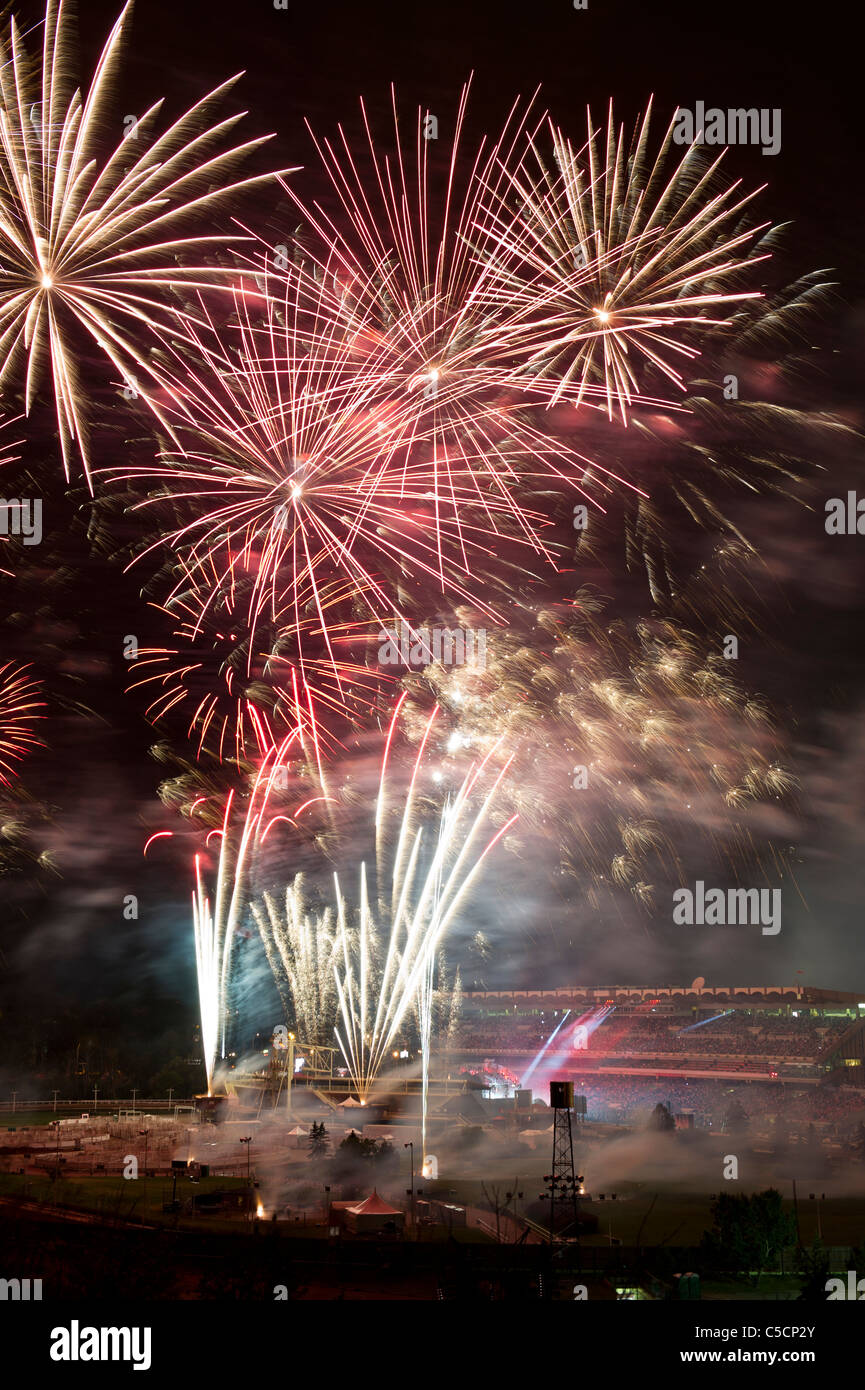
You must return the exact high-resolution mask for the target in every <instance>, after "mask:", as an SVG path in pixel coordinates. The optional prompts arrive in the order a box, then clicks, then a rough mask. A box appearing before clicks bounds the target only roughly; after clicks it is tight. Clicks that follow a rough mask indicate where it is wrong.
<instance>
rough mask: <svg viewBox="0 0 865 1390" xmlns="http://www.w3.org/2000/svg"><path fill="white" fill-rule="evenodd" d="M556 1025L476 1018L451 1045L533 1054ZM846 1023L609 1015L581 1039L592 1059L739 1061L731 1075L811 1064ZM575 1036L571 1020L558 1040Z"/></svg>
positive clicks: (743, 1015) (734, 1015)
mask: <svg viewBox="0 0 865 1390" xmlns="http://www.w3.org/2000/svg"><path fill="white" fill-rule="evenodd" d="M556 1022H557V1020H556V1019H553V1018H550V1019H548V1018H544V1017H539V1016H537V1015H529V1016H528V1017H522V1018H521V1017H518V1016H515V1017H512V1018H503V1017H502V1016H501V1015H498V1016H492V1017H489V1018H486V1019H484V1018H479V1017H477V1016H475V1017H472V1018H468V1019H465V1020H463V1022H462V1023H461V1026H460V1028H459V1030H458V1031H457V1034H456V1036H455V1038H454V1040H453V1041H454V1045H455V1046H457V1047H461V1048H465V1049H466V1050H471V1051H477V1050H480V1051H489V1050H505V1051H507V1050H510V1051H514V1052H532V1053H533V1052H535V1051H536V1050H537V1049H538V1048H540V1047H541V1046H542V1045H543V1043H544V1042H545V1041H546V1040H547V1038H549V1036H550V1034H551V1033H552V1032H553V1030H554V1028H555V1026H556ZM849 1024H850V1019H848V1018H846V1017H844V1018H826V1017H820V1016H812V1015H805V1014H801V1015H800V1016H799V1017H794V1016H790V1017H784V1016H780V1015H769V1014H760V1013H758V1012H753V1013H748V1012H745V1011H743V1010H733V1011H731V1012H729V1013H726V1014H724V1015H723V1016H722V1017H720V1018H717V1019H711V1020H710V1021H707V1022H705V1023H701V1024H699V1026H696V1027H695V1026H693V1025H692V1024H690V1022H689V1021H688V1020H687V1018H683V1017H682V1016H681V1015H679V1016H678V1017H671V1016H670V1015H668V1014H660V1015H656V1014H648V1015H644V1014H617V1013H616V1012H613V1013H611V1014H610V1015H609V1016H608V1017H607V1018H606V1019H605V1020H604V1021H603V1022H602V1023H601V1024H600V1025H599V1026H598V1027H597V1028H596V1029H595V1030H594V1031H589V1032H588V1035H587V1037H586V1039H585V1041H586V1047H585V1051H586V1052H587V1053H588V1054H589V1055H591V1056H594V1057H597V1058H599V1059H601V1058H608V1059H614V1058H622V1059H624V1058H627V1057H633V1056H634V1055H639V1054H641V1053H643V1054H651V1055H653V1056H664V1055H666V1056H670V1055H676V1054H678V1055H679V1056H692V1057H712V1056H714V1057H729V1058H733V1059H735V1058H741V1059H742V1061H740V1062H738V1063H736V1062H733V1063H732V1064H731V1069H737V1068H738V1069H740V1070H746V1069H747V1068H748V1066H749V1065H750V1064H751V1063H754V1062H756V1061H757V1059H773V1058H774V1059H780V1058H800V1059H802V1060H807V1061H815V1060H816V1059H817V1057H818V1055H819V1054H821V1053H822V1052H825V1051H826V1050H827V1049H828V1048H830V1047H831V1044H832V1043H833V1042H837V1041H838V1040H839V1038H840V1037H841V1035H842V1033H844V1031H845V1030H846V1029H847V1028H848V1027H849ZM569 1031H570V1032H571V1034H572V1033H573V1030H572V1027H571V1022H570V1020H569V1021H568V1023H566V1025H565V1027H564V1029H563V1030H562V1033H561V1036H562V1038H563V1039H567V1037H568V1034H569Z"/></svg>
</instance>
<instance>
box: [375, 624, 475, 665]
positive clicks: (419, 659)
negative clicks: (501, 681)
mask: <svg viewBox="0 0 865 1390" xmlns="http://www.w3.org/2000/svg"><path fill="white" fill-rule="evenodd" d="M379 641H380V642H381V643H382V645H381V646H380V647H379V649H378V659H379V662H380V663H381V665H382V666H429V665H431V664H432V662H434V661H435V662H438V663H439V665H441V666H466V665H470V666H479V667H480V668H481V669H484V668H485V667H486V664H487V634H486V631H485V629H484V628H478V629H477V630H475V629H473V628H465V627H453V628H451V627H433V628H429V627H418V628H411V627H409V625H408V623H406V622H404V621H403V620H402V619H400V621H399V622H398V623H397V626H396V627H395V628H386V629H385V630H384V631H383V632H380V633H379Z"/></svg>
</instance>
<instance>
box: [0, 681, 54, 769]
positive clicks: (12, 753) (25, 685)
mask: <svg viewBox="0 0 865 1390" xmlns="http://www.w3.org/2000/svg"><path fill="white" fill-rule="evenodd" d="M41 693H42V688H41V686H40V684H39V682H38V681H36V680H35V679H34V678H33V676H32V675H31V674H30V672H29V669H28V668H27V667H25V666H18V665H16V664H15V663H14V662H12V661H7V662H6V663H5V664H4V665H3V666H0V786H2V787H11V786H12V784H13V782H14V781H15V779H16V776H17V774H16V769H15V764H16V763H19V762H21V760H22V759H23V758H25V757H26V756H27V754H28V753H29V752H30V751H31V750H32V749H33V748H38V747H41V742H40V740H39V739H38V738H37V737H36V735H35V734H34V732H33V725H34V723H35V721H36V720H37V719H39V718H40V715H39V713H38V711H39V710H40V709H43V708H44V703H45V702H44V701H43V700H41V699H40V698H39V696H40V695H41Z"/></svg>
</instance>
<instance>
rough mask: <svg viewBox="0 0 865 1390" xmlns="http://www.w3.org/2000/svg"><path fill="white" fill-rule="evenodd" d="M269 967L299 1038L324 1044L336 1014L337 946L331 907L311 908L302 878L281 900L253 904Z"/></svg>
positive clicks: (267, 897)
mask: <svg viewBox="0 0 865 1390" xmlns="http://www.w3.org/2000/svg"><path fill="white" fill-rule="evenodd" d="M251 910H252V915H253V918H254V919H255V922H256V925H257V926H258V929H259V934H260V937H261V940H262V943H263V945H264V950H265V955H266V956H267V962H268V965H269V966H270V968H271V971H272V972H273V977H274V980H275V981H276V986H277V989H278V990H279V994H280V998H281V1000H282V1004H283V1008H284V1009H285V1011H286V1015H287V1016H288V1015H289V1014H291V1015H293V1017H294V1023H295V1028H296V1031H297V1036H298V1037H299V1038H301V1039H302V1040H303V1042H305V1043H318V1044H320V1045H322V1046H323V1045H326V1044H327V1043H329V1042H330V1041H331V1039H332V1037H333V1019H334V1017H335V1016H336V1000H337V995H336V981H335V978H334V964H335V961H336V951H337V946H338V941H337V933H336V924H335V921H334V918H333V913H332V911H331V909H329V908H327V909H325V910H324V911H323V912H317V911H314V910H311V909H310V907H309V904H308V902H307V899H306V886H305V880H304V876H303V875H302V874H299V875H298V876H297V877H296V878H295V879H293V880H292V882H291V883H290V884H289V885H288V886H287V887H286V889H285V893H284V896H283V898H282V899H281V900H280V899H279V898H278V897H277V895H276V894H275V893H270V892H265V893H263V894H262V896H261V900H260V901H259V902H254V903H252V906H251Z"/></svg>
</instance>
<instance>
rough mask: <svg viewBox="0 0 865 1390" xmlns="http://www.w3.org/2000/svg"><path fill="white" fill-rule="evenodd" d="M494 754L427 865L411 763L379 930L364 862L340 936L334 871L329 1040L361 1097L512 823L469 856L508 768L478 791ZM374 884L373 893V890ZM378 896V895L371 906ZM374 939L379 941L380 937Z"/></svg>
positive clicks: (445, 824) (472, 774)
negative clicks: (334, 959) (336, 1026)
mask: <svg viewBox="0 0 865 1390" xmlns="http://www.w3.org/2000/svg"><path fill="white" fill-rule="evenodd" d="M498 751H499V750H498V747H496V748H495V749H494V750H491V753H490V754H489V755H488V756H487V757H486V758H484V759H482V760H481V761H479V762H478V763H477V764H476V765H475V766H474V767H473V768H472V769H471V770H470V771H469V773H468V774H467V775H466V777H465V780H464V781H463V784H462V786H461V787H460V788H459V790H458V791H457V792H456V793H455V794H454V796H453V798H452V799H449V801H448V802H447V803H446V805H445V806H444V808H443V810H442V812H441V815H440V818H439V824H438V833H437V839H436V844H435V848H434V850H433V852H432V855H431V859H430V861H429V862H428V863H427V864H426V865H425V864H424V861H423V855H422V848H423V844H424V826H423V825H418V826H417V827H416V828H415V824H414V822H415V808H414V801H415V797H416V794H417V778H418V772H419V766H420V763H419V759H418V761H416V763H415V767H414V770H413V773H412V779H411V782H410V784H409V789H408V793H407V795H406V798H405V804H404V808H403V812H402V816H401V819H400V827H399V832H398V836H397V848H396V852H395V854H394V855H393V857H392V860H391V863H390V866H389V874H390V884H389V887H390V893H389V898H390V905H391V906H390V911H389V912H387V913H386V914H385V915H384V917H383V918H382V919H381V920H382V925H381V927H379V924H378V923H377V922H376V916H377V915H378V914H375V913H374V912H373V909H372V906H371V903H370V894H369V886H368V882H367V870H366V865H365V864H361V866H360V869H359V892H358V900H357V918H358V925H357V930H356V932H354V933H352V934H349V932H348V930H347V921H348V908H347V904H346V900H345V897H344V895H343V893H342V890H341V887H340V884H339V879H338V876H337V875H334V891H335V895H336V901H337V921H338V924H339V941H340V946H341V964H340V965H338V966H337V968H336V980H337V993H338V997H339V1009H340V1016H341V1020H342V1031H339V1030H337V1039H338V1041H339V1045H340V1048H341V1050H342V1053H343V1056H344V1058H345V1060H346V1064H347V1066H348V1069H349V1073H350V1075H351V1077H352V1080H353V1082H354V1084H355V1086H356V1088H357V1090H358V1094H359V1097H360V1098H361V1099H365V1098H366V1097H367V1096H368V1095H369V1092H370V1089H371V1087H372V1085H373V1083H374V1081H375V1078H376V1077H377V1075H378V1073H379V1071H380V1069H381V1066H382V1064H383V1062H384V1059H385V1055H386V1053H387V1050H388V1048H389V1047H390V1045H391V1043H392V1042H393V1040H394V1038H395V1036H396V1033H397V1031H398V1029H399V1027H400V1024H401V1023H402V1021H403V1019H404V1018H405V1015H406V1013H407V1011H408V1010H409V1009H410V1008H411V1007H412V1006H413V1005H414V1004H415V1002H416V1001H417V999H418V997H419V996H421V995H422V992H423V988H424V980H425V978H426V977H427V975H428V973H429V971H430V969H431V966H432V962H433V961H434V958H435V954H436V951H437V950H438V947H439V946H440V944H441V942H442V940H443V938H444V936H445V934H446V933H447V931H448V929H449V928H450V926H451V925H452V923H453V921H454V918H455V917H456V915H457V913H458V911H459V909H460V907H461V906H462V904H463V902H464V901H465V898H466V895H467V894H468V892H469V890H470V888H471V887H472V886H473V884H474V883H475V881H476V879H477V877H478V875H479V873H480V870H481V867H482V865H483V862H484V860H485V858H486V856H487V854H488V853H489V852H490V850H491V849H492V848H493V846H494V845H495V844H496V843H497V842H498V841H499V840H500V839H501V838H502V836H503V835H505V834H506V832H507V831H508V830H509V829H510V827H511V826H512V825H513V824H514V822H515V821H516V816H515V815H514V816H512V817H510V819H509V820H507V821H506V822H505V823H504V825H503V826H502V827H501V828H500V829H499V830H497V831H496V833H495V834H494V835H493V836H492V838H491V839H490V840H489V841H488V842H487V844H486V845H485V847H484V848H483V849H482V850H481V851H480V853H478V854H477V855H476V857H474V858H473V855H474V849H475V845H476V842H477V840H478V839H479V838H480V837H481V832H482V827H483V825H484V823H485V822H486V820H487V818H488V816H489V813H490V809H491V806H492V803H493V800H494V798H495V796H496V794H497V792H498V789H499V787H500V784H501V781H502V779H503V777H504V776H505V774H506V772H507V770H508V768H509V766H510V759H506V760H505V762H504V764H503V765H502V766H501V767H500V769H499V771H498V772H497V773H496V774H495V775H494V776H493V777H492V780H491V783H490V785H489V787H488V788H487V789H486V790H484V786H483V784H484V781H485V780H487V781H489V777H490V765H491V763H492V761H493V759H494V756H495V754H496V753H497V752H498ZM477 796H482V802H481V805H480V807H479V808H478V809H477V811H474V812H472V809H471V807H472V802H473V799H475V798H476V797H477ZM378 887H379V888H380V889H381V888H382V885H378ZM382 897H385V895H384V894H383V893H382V894H381V895H380V899H379V901H380V903H381V898H382ZM385 923H387V925H384V924H385ZM382 934H383V935H384V936H385V937H386V941H382V939H381V935H382Z"/></svg>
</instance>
